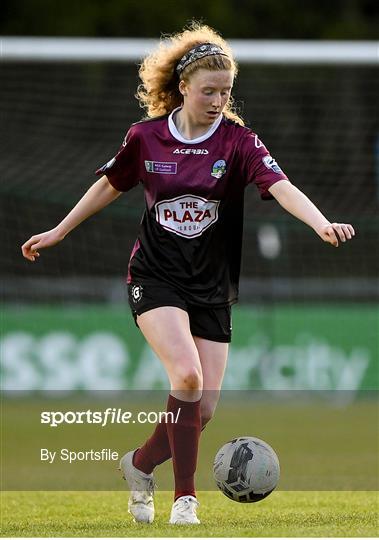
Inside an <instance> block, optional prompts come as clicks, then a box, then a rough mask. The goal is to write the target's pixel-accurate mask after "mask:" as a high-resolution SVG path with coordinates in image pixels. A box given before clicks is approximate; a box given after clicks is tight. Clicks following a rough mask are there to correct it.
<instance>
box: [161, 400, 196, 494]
mask: <svg viewBox="0 0 379 540" xmlns="http://www.w3.org/2000/svg"><path fill="white" fill-rule="evenodd" d="M179 409H180V411H179V413H178V410H179ZM167 411H170V412H172V413H173V415H174V417H175V418H177V422H175V421H174V422H170V421H168V422H167V424H166V427H167V435H168V440H169V442H170V448H171V455H172V462H173V467H174V476H175V500H176V499H177V498H179V497H182V496H183V495H192V496H193V497H195V496H196V495H195V471H196V464H197V452H198V447H199V437H200V427H201V419H200V400H198V401H182V400H180V399H177V398H175V397H174V396H172V395H171V394H170V395H169V397H168V404H167Z"/></svg>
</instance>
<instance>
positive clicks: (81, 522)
mask: <svg viewBox="0 0 379 540" xmlns="http://www.w3.org/2000/svg"><path fill="white" fill-rule="evenodd" d="M198 497H199V500H200V504H201V505H200V508H199V510H198V515H199V518H200V520H201V525H199V526H173V525H169V524H168V523H167V521H168V518H169V514H170V509H171V504H172V493H169V492H162V491H161V492H157V493H156V519H155V521H154V523H153V524H151V525H141V524H135V523H133V522H132V518H131V516H130V515H129V514H128V513H127V499H128V493H126V492H125V493H123V492H42V491H34V492H33V491H29V492H26V491H13V492H10V491H9V492H4V493H3V494H2V496H1V499H2V501H1V502H2V512H1V536H3V537H4V536H5V537H15V536H16V537H20V536H24V537H36V536H40V537H56V536H69V537H162V536H163V537H170V536H174V537H179V536H180V537H193V536H196V537H264V536H265V537H270V536H271V537H280V536H284V537H288V536H290V537H291V536H299V537H310V536H311V537H339V536H343V537H370V536H371V537H372V536H374V537H375V536H377V535H378V533H379V522H378V503H379V499H378V492H377V491H371V492H369V491H366V492H363V491H358V492H346V491H339V492H326V491H322V492H321V491H308V492H304V491H302V492H300V491H290V492H285V491H278V492H276V493H275V492H274V493H273V494H272V495H270V496H269V497H268V498H267V499H265V500H264V501H261V502H259V503H256V504H238V503H234V502H233V501H230V500H228V499H227V498H226V497H224V496H223V495H222V494H221V493H219V492H210V491H208V492H199V493H198Z"/></svg>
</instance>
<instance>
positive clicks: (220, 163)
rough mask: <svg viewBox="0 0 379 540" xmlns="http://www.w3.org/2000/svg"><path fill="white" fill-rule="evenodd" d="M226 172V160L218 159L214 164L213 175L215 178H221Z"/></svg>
mask: <svg viewBox="0 0 379 540" xmlns="http://www.w3.org/2000/svg"><path fill="white" fill-rule="evenodd" d="M225 173H226V161H225V160H224V159H218V160H217V161H215V162H214V163H213V165H212V172H211V176H213V177H214V178H218V179H219V178H221V176H224V174H225Z"/></svg>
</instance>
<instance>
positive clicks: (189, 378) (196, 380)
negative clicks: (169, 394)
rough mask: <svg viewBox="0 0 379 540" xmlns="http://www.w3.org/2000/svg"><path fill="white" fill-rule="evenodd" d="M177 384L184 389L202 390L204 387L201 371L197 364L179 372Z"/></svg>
mask: <svg viewBox="0 0 379 540" xmlns="http://www.w3.org/2000/svg"><path fill="white" fill-rule="evenodd" d="M176 385H177V386H178V388H181V389H183V390H201V389H202V388H203V376H202V373H201V371H200V370H199V369H198V368H197V367H195V366H193V367H186V368H185V369H182V370H181V371H180V372H179V373H178V374H177V377H176Z"/></svg>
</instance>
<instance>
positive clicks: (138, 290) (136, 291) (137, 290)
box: [132, 285, 143, 304]
mask: <svg viewBox="0 0 379 540" xmlns="http://www.w3.org/2000/svg"><path fill="white" fill-rule="evenodd" d="M142 291H143V287H142V286H141V285H133V287H132V300H133V302H134V303H135V304H137V303H138V302H139V301H140V300H141V298H142Z"/></svg>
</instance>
